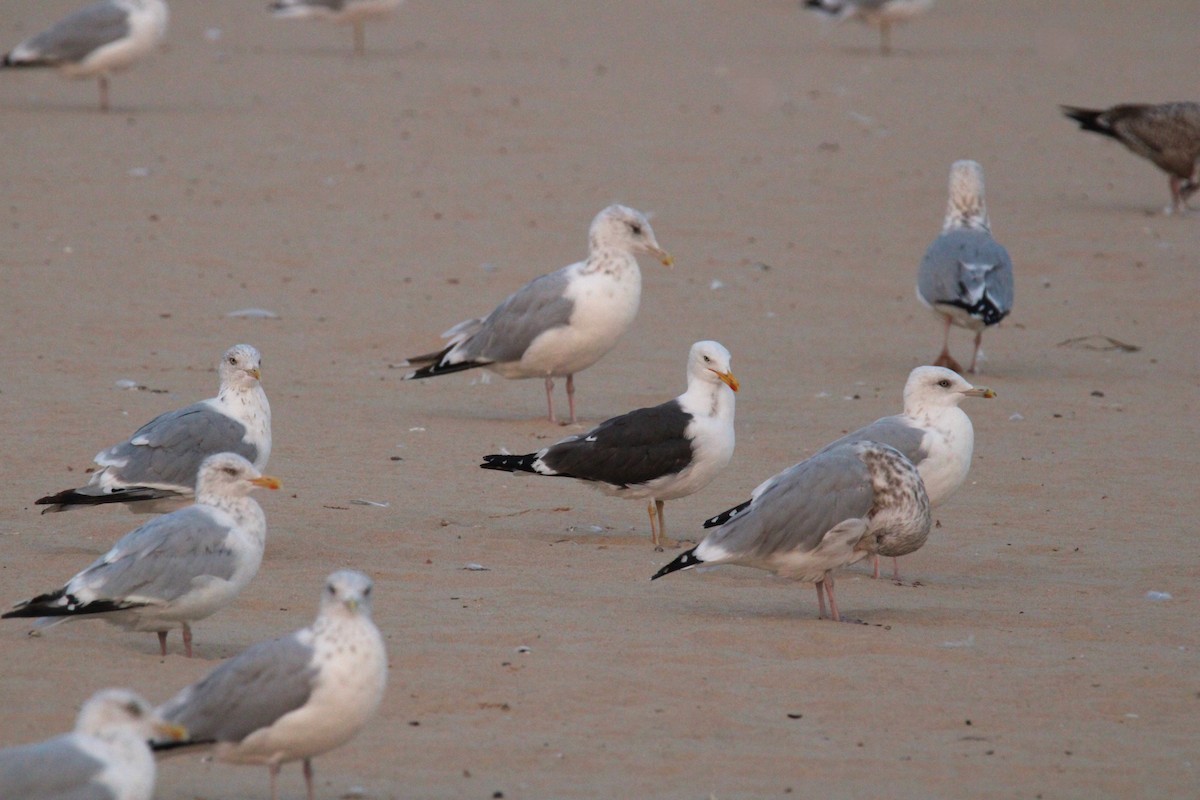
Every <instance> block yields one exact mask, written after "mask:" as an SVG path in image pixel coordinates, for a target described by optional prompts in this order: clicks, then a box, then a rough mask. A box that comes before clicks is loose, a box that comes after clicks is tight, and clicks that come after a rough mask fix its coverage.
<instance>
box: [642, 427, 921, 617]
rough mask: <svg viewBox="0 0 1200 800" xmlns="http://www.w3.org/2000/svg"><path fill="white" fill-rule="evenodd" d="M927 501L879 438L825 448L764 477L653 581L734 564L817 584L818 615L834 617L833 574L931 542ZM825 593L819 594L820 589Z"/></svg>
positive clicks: (917, 480)
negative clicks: (874, 556) (872, 557)
mask: <svg viewBox="0 0 1200 800" xmlns="http://www.w3.org/2000/svg"><path fill="white" fill-rule="evenodd" d="M929 525H930V515H929V498H928V497H927V496H926V494H925V486H924V484H923V483H922V482H921V476H920V474H919V473H918V472H917V469H916V467H914V466H913V465H912V462H910V461H909V460H908V459H907V458H905V457H904V454H903V453H901V452H900V451H899V450H896V449H895V448H893V447H889V446H887V445H885V444H880V443H878V442H848V443H846V444H841V445H837V446H836V447H829V448H826V449H825V450H822V451H821V452H819V453H817V454H816V455H814V456H813V457H812V458H809V459H807V460H806V461H801V462H800V463H799V464H796V465H795V466H792V467H789V468H788V469H786V470H784V471H783V472H781V473H779V474H778V475H776V476H774V477H772V478H769V479H767V480H766V481H764V482H763V483H762V484H760V485H759V486H758V488H756V489H755V490H754V491H753V492H752V493H751V497H750V499H749V500H747V501H746V502H744V503H742V504H741V505H739V506H737V507H735V508H731V509H729V510H728V511H725V512H724V513H721V514H718V515H717V516H715V517H713V518H712V519H710V520H708V521H706V522H705V523H704V527H706V528H713V529H714V530H713V531H712V532H711V533H709V534H708V535H707V536H706V537H704V541H702V542H700V544H698V545H696V546H695V547H693V548H692V549H691V550H688V551H687V552H685V553H682V554H680V556H679V557H678V558H676V559H675V560H674V561H672V562H671V563H670V564H667V565H666V566H665V567H663V568H662V569H660V570H659V571H658V572H656V573H655V574H654V576H653V577H652V578H651V580H654V579H656V578H661V577H662V576H663V575H667V574H669V573H671V572H675V571H676V570H681V569H690V568H692V567H696V566H699V565H701V564H738V565H741V566H745V567H755V568H757V569H765V570H768V571H770V572H774V573H776V574H778V575H781V576H783V577H785V578H793V579H795V580H799V581H806V582H812V583H815V584H816V586H817V603H818V606H819V608H820V612H819V614H818V618H820V617H823V616H825V596H826V595H828V597H829V612H830V617H831V618H832V619H834V620H835V621H837V620H840V619H841V616H840V615H839V614H838V607H837V600H836V599H835V598H834V594H833V570H835V569H838V568H839V567H844V566H846V565H848V564H853V563H855V562H856V561H859V560H861V559H863V558H866V557H867V556H868V555H871V554H874V553H878V554H880V555H885V556H900V555H906V554H907V553H911V552H913V551H914V550H916V549H917V548H919V547H920V546H921V545H922V544H924V543H925V539H926V537H927V536H929ZM822 589H824V593H822Z"/></svg>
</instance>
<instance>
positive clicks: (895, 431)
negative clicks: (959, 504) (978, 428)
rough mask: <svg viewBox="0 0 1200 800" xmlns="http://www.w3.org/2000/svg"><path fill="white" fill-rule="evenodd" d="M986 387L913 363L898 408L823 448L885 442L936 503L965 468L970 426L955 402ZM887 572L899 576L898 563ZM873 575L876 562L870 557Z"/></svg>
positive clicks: (985, 393)
mask: <svg viewBox="0 0 1200 800" xmlns="http://www.w3.org/2000/svg"><path fill="white" fill-rule="evenodd" d="M995 396H996V393H995V392H993V391H992V390H991V389H987V388H984V387H976V386H972V385H971V384H970V383H968V382H967V381H965V380H963V378H962V377H961V376H960V375H958V373H956V372H952V371H951V370H948V369H946V368H944V367H917V368H916V369H914V370H913V371H912V372H910V373H909V374H908V380H907V381H906V382H905V384H904V411H903V412H902V413H900V414H895V415H893V416H890V417H883V418H881V419H877V420H875V421H874V422H872V423H871V424H870V425H867V426H865V427H862V428H859V429H858V430H856V431H852V432H851V433H848V434H846V435H845V436H843V437H842V438H840V439H838V440H836V441H834V442H832V443H831V444H830V445H828V446H827V447H826V448H825V449H826V450H828V449H830V448H833V447H838V446H840V445H843V444H846V443H848V442H861V441H873V442H881V443H883V444H886V445H890V446H892V447H894V448H896V449H897V450H899V451H900V452H901V453H903V454H904V456H905V457H906V458H907V459H908V460H909V461H911V462H912V463H913V465H914V466H916V468H917V471H918V472H919V473H920V474H921V480H922V481H923V482H924V484H925V491H926V493H927V494H928V495H929V504H930V505H931V506H933V507H935V508H936V507H937V506H939V505H941V504H942V503H944V502H946V500H948V499H949V498H950V496H951V495H952V494H954V493H955V492H956V491H958V488H959V487H960V486H962V484H963V481H965V480H966V479H967V471H968V470H970V468H971V455H972V453H974V451H975V428H974V426H972V425H971V418H970V417H968V416H967V414H966V412H964V411H963V410H962V409H961V408H959V407H958V404H959V403H960V402H962V401H963V400H964V399H965V398H967V397H987V398H990V397H995ZM893 567H894V573H893V576H894V577H895V579H896V580H900V570H899V566H898V565H893ZM875 577H876V578H878V577H879V561H878V558H876V560H875Z"/></svg>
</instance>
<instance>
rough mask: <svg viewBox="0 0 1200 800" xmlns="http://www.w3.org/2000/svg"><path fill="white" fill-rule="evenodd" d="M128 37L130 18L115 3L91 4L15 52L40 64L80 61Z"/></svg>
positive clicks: (25, 43) (105, 0)
mask: <svg viewBox="0 0 1200 800" xmlns="http://www.w3.org/2000/svg"><path fill="white" fill-rule="evenodd" d="M128 35H129V14H128V13H127V12H126V11H125V9H123V8H121V7H120V6H118V5H117V4H115V3H112V2H108V0H104V2H99V3H93V4H92V5H90V6H87V7H85V8H81V9H80V10H79V11H76V12H75V13H74V14H71V15H70V16H68V17H66V18H64V19H62V20H60V21H59V22H57V23H56V24H54V25H53V26H51V27H50V28H49V29H47V30H45V31H42V32H41V33H39V34H37V35H36V36H33V37H32V38H30V39H27V40H26V41H25V42H24V43H22V45H21V46H20V47H19V48H18V49H20V50H23V51H27V52H29V53H31V54H36V56H37V57H38V59H39V60H40V61H41V62H42V63H46V64H61V63H73V62H77V61H82V60H83V59H84V58H86V57H87V55H88V54H89V53H91V52H92V51H93V50H96V49H97V48H100V47H103V46H104V45H106V44H109V43H110V42H115V41H117V40H118V39H122V38H124V37H125V36H128Z"/></svg>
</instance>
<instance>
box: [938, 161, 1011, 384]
mask: <svg viewBox="0 0 1200 800" xmlns="http://www.w3.org/2000/svg"><path fill="white" fill-rule="evenodd" d="M917 299H919V300H920V301H921V302H922V303H924V304H925V306H926V307H927V308H928V309H929V310H930V311H932V312H933V313H934V314H935V315H936V316H937V317H938V318H939V319H941V320H942V323H943V326H944V327H943V332H942V352H941V353H940V354H939V355H938V357H937V360H936V361H934V362H933V363H934V364H935V365H936V366H939V367H949V368H950V369H952V370H954V371H955V372H959V373H961V372H962V371H963V369H962V367H961V366H959V363H958V362H957V361H955V360H954V359H953V358H952V357H951V356H950V326H951V325H957V326H958V327H960V328H966V329H967V330H971V331H975V349H974V351H973V352H972V355H971V365H970V366H969V367H967V371H968V372H972V373H973V372H975V369H976V365H977V363H978V361H979V354H980V351H981V350H982V342H983V329H984V328H986V327H990V326H992V325H995V324H997V323H999V322H1000V320H1002V319H1004V318H1005V317H1006V316H1008V313H1009V312H1010V311H1012V305H1013V268H1012V261H1011V260H1010V259H1009V257H1008V251H1007V250H1005V249H1004V248H1003V247H1002V246H1001V245H1000V244H999V243H998V242H997V241H996V240H995V239H993V238H992V229H991V226H990V224H989V222H988V214H987V205H986V204H985V202H984V196H983V168H982V167H981V166H979V164H978V163H976V162H974V161H969V160H963V161H956V162H954V164H953V165H951V167H950V199H949V201H948V202H947V205H946V219H945V222H944V223H943V224H942V233H941V235H939V236H938V237H937V238H936V239H934V240H933V243H932V244H931V245H929V249H928V250H926V251H925V258H924V259H923V260H922V261H921V267H920V269H919V270H918V271H917Z"/></svg>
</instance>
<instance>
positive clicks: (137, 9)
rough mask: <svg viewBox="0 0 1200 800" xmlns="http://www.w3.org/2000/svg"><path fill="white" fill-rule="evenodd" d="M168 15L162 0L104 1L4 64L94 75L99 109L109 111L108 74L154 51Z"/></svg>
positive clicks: (16, 52)
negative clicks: (97, 85)
mask: <svg viewBox="0 0 1200 800" xmlns="http://www.w3.org/2000/svg"><path fill="white" fill-rule="evenodd" d="M168 16H169V15H168V12H167V4H166V3H165V2H163V0H100V2H98V3H92V4H91V5H89V6H86V7H85V8H82V9H80V10H79V11H76V12H75V13H73V14H71V15H69V16H67V17H65V18H64V19H62V20H61V21H59V22H57V23H56V24H54V25H53V26H51V27H50V28H48V29H47V30H44V31H42V32H41V33H38V34H35V35H34V36H31V37H29V38H28V39H26V40H25V41H23V42H21V43H20V44H18V45H17V46H16V47H14V48H13V49H12V50H11V51H10V52H9V53H8V55H6V56H5V57H4V62H3V65H4V66H5V67H57V68H58V69H59V71H60V72H61V73H62V74H63V75H65V76H67V77H69V78H92V77H95V78H96V79H97V80H98V81H99V85H100V110H101V111H108V107H109V106H108V76H109V75H110V74H112V73H113V72H117V71H119V70H122V69H125V68H126V67H129V66H130V65H132V64H133V63H134V62H135V61H138V60H140V59H141V58H142V57H144V56H146V55H148V54H149V53H150V52H151V51H153V50H154V49H155V48H156V47H157V46H158V45H159V43H160V42H162V40H163V37H164V36H165V35H166V33H167V18H168Z"/></svg>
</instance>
